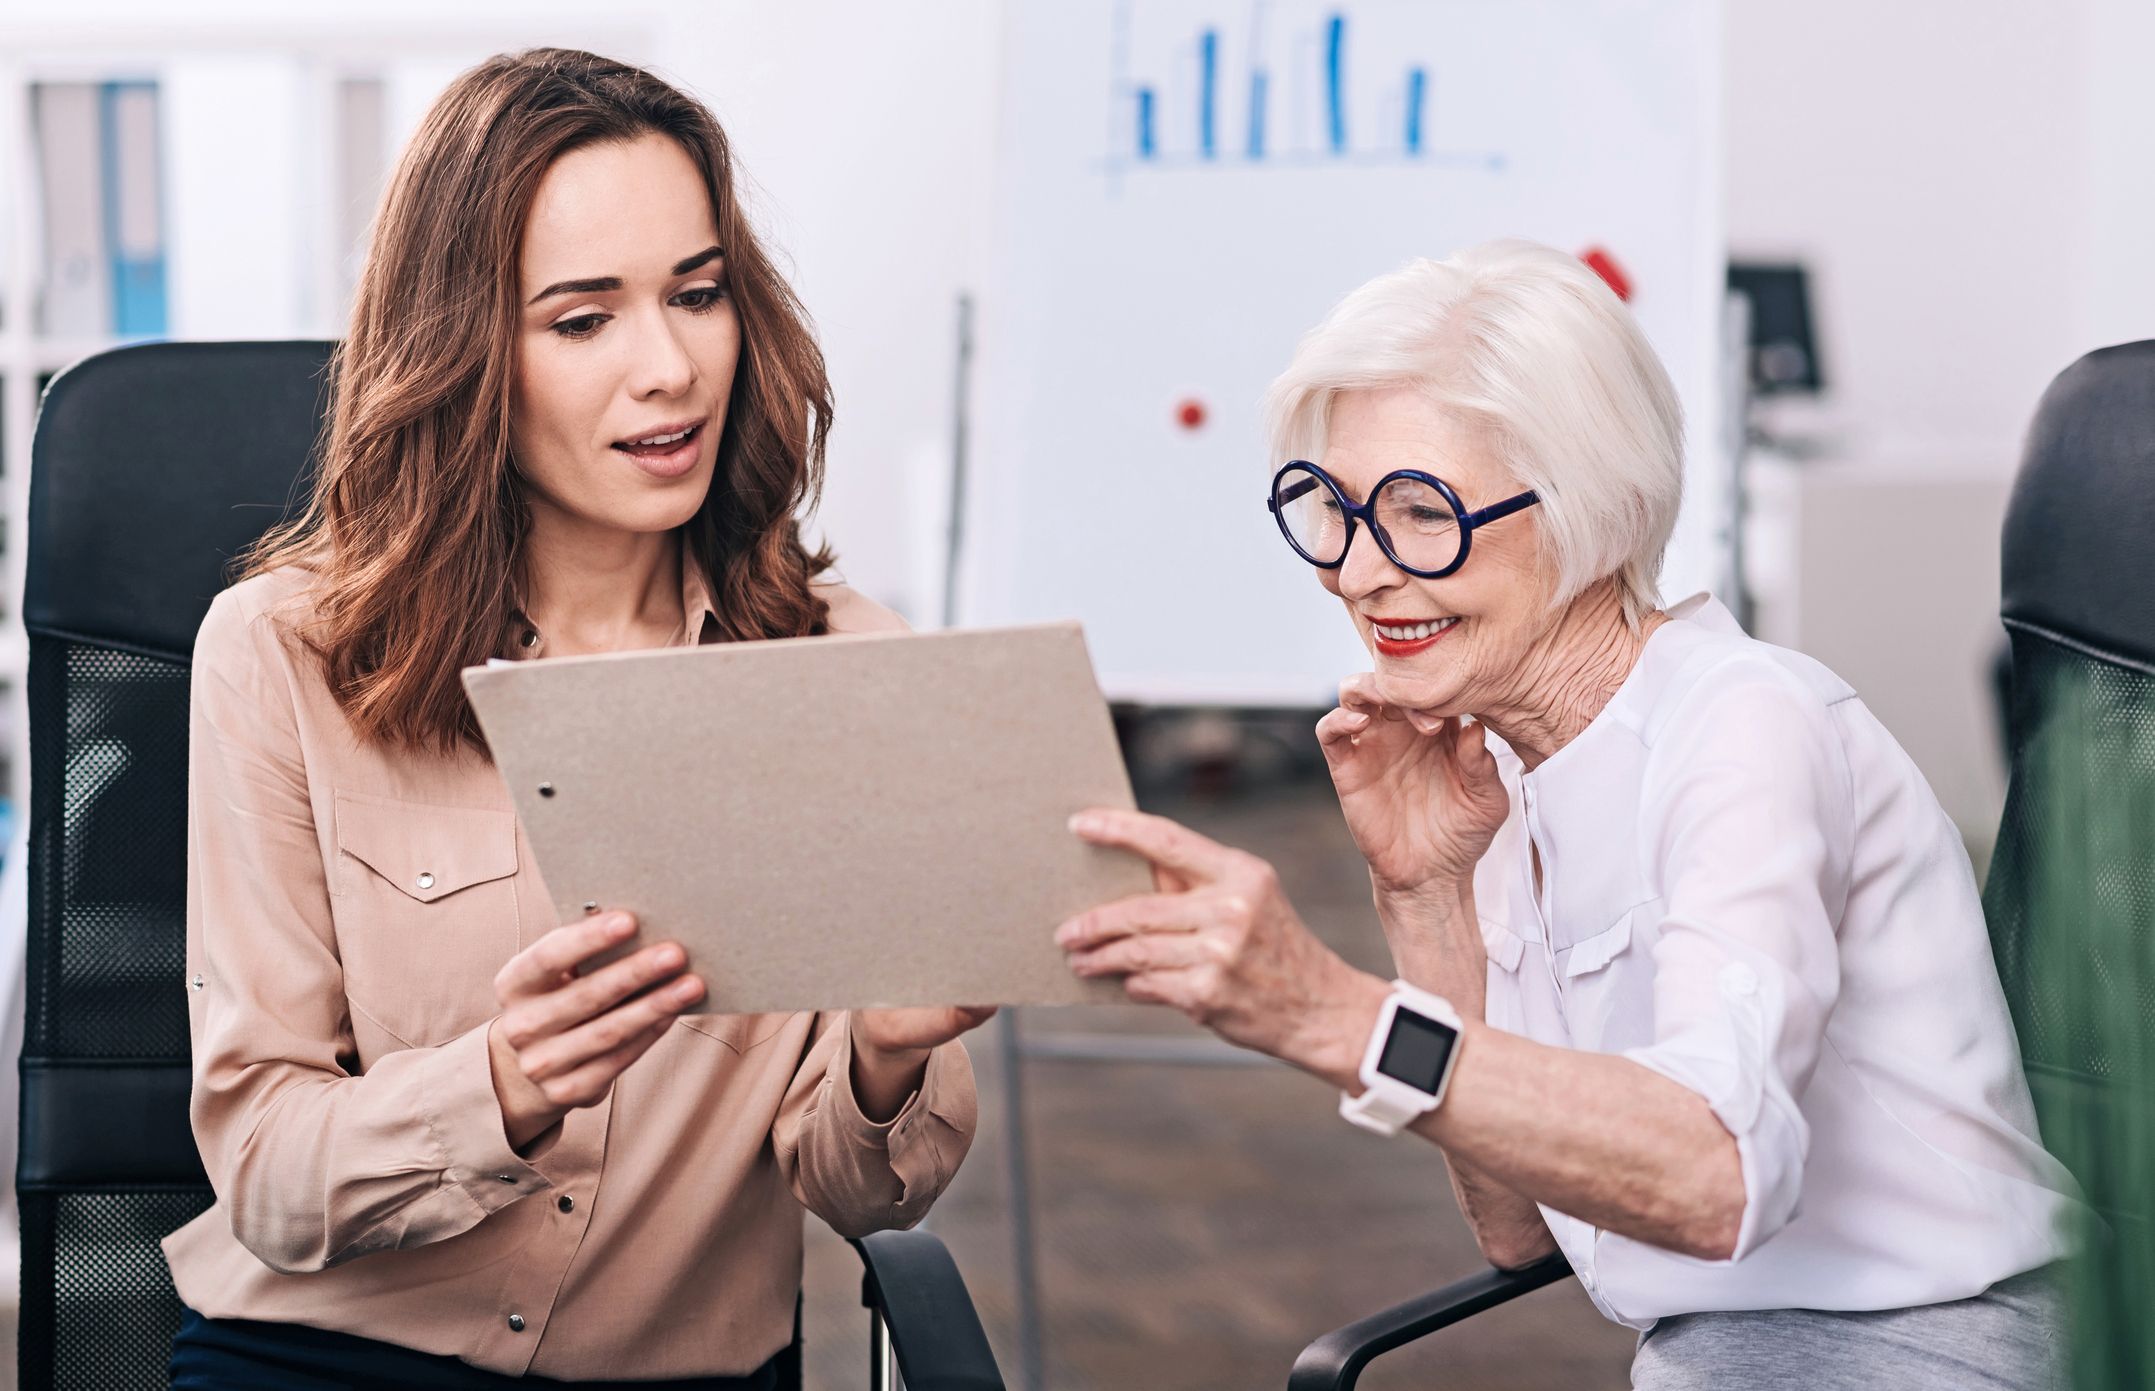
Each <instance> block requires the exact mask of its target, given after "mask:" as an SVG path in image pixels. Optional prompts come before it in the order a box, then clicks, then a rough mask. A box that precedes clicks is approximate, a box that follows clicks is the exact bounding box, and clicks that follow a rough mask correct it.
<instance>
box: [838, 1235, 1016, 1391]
mask: <svg viewBox="0 0 2155 1391" xmlns="http://www.w3.org/2000/svg"><path fill="white" fill-rule="evenodd" d="M848 1244H850V1245H851V1246H852V1247H853V1249H854V1250H855V1251H857V1252H859V1253H860V1258H861V1265H862V1266H864V1267H865V1269H864V1270H863V1272H862V1274H861V1303H863V1304H865V1305H867V1306H868V1307H869V1308H871V1309H874V1310H876V1311H877V1312H879V1313H880V1314H882V1316H883V1322H884V1324H885V1325H886V1326H888V1328H889V1329H890V1341H891V1346H892V1348H893V1350H894V1351H895V1352H896V1353H897V1356H898V1372H899V1375H900V1376H902V1377H904V1378H905V1385H906V1389H907V1391H1004V1388H1003V1374H1002V1372H1001V1370H1000V1369H998V1368H997V1367H996V1365H995V1354H994V1352H993V1351H991V1350H990V1349H989V1347H988V1335H987V1332H986V1331H985V1330H984V1329H982V1328H981V1326H980V1315H979V1314H978V1313H977V1312H975V1311H974V1309H973V1297H972V1295H971V1294H969V1293H967V1292H966V1288H965V1277H964V1276H962V1275H960V1274H959V1273H958V1263H957V1262H956V1261H954V1260H952V1259H951V1258H950V1251H949V1248H947V1247H945V1246H944V1245H943V1243H942V1241H941V1240H940V1239H939V1238H937V1237H935V1236H934V1235H932V1234H930V1233H928V1232H924V1231H920V1230H917V1229H916V1230H914V1231H909V1232H876V1233H874V1234H872V1235H870V1236H865V1237H860V1238H857V1239H851V1238H849V1241H848Z"/></svg>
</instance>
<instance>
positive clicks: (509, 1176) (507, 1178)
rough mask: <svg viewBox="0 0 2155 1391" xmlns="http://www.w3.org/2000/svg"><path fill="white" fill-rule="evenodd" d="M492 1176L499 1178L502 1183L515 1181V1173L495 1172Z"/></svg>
mask: <svg viewBox="0 0 2155 1391" xmlns="http://www.w3.org/2000/svg"><path fill="white" fill-rule="evenodd" d="M494 1177H495V1178H498V1179H500V1180H501V1181H502V1182H503V1183H514V1182H516V1175H514V1174H496V1175H494Z"/></svg>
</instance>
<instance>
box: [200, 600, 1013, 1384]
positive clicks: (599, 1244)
mask: <svg viewBox="0 0 2155 1391" xmlns="http://www.w3.org/2000/svg"><path fill="white" fill-rule="evenodd" d="M684 568H686V569H688V570H690V571H691V573H690V576H689V578H688V579H687V581H686V582H685V586H684V588H685V593H684V596H683V597H684V606H685V610H686V613H687V615H688V623H687V626H686V628H685V629H684V633H683V639H677V641H679V640H684V639H685V637H686V634H688V633H694V634H696V635H697V637H698V639H699V640H710V639H711V638H713V637H715V631H714V629H715V624H714V623H713V621H712V618H711V600H710V596H709V593H708V592H707V590H706V588H705V586H704V585H703V584H702V583H701V582H700V579H699V577H697V576H695V575H694V574H693V568H694V567H684ZM833 593H834V599H835V601H836V602H837V604H838V605H841V606H842V608H841V609H840V611H838V612H834V616H833V621H834V624H838V625H846V624H847V622H848V618H847V615H848V614H849V613H852V612H854V611H858V610H872V609H873V606H872V605H868V604H867V603H866V601H865V600H861V599H859V598H858V596H854V595H852V594H850V592H848V591H844V590H842V589H839V590H835V591H834V592H833ZM307 603H308V591H307V576H306V575H305V573H304V572H299V571H280V572H277V573H275V574H270V575H265V576H262V577H259V578H257V579H253V580H248V581H246V582H244V583H242V584H239V585H237V586H235V587H233V588H232V589H230V590H228V591H227V592H226V593H224V594H223V595H221V596H219V597H218V599H217V601H216V602H215V603H214V604H213V605H212V606H211V608H210V612H209V616H208V618H207V619H206V620H205V621H204V622H203V625H202V630H201V633H200V635H199V636H198V637H197V638H196V642H195V662H194V679H193V701H194V710H193V722H194V723H193V733H192V744H191V758H192V762H191V765H190V768H189V775H188V780H189V817H188V821H189V831H188V835H189V841H188V873H187V987H188V1004H189V1006H190V1022H191V1026H192V1032H193V1039H194V1100H193V1117H194V1132H195V1138H196V1140H197V1142H198V1143H199V1144H200V1145H201V1147H202V1157H203V1161H204V1163H205V1164H206V1165H207V1166H208V1169H209V1175H210V1181H211V1182H212V1183H213V1184H214V1185H215V1187H216V1191H217V1201H216V1203H215V1205H214V1206H212V1207H211V1208H210V1209H209V1210H208V1211H207V1212H205V1213H203V1214H202V1215H201V1216H200V1217H198V1218H196V1219H195V1220H194V1221H192V1222H190V1223H188V1224H187V1225H186V1226H185V1227H182V1228H181V1229H180V1230H178V1231H176V1232H174V1233H173V1234H172V1235H171V1236H169V1237H167V1238H166V1239H165V1254H166V1256H167V1258H168V1259H169V1260H170V1262H171V1265H172V1273H173V1278H174V1280H175V1282H176V1283H177V1285H178V1288H179V1293H180V1297H181V1298H182V1299H183V1300H185V1301H186V1302H187V1304H188V1305H189V1306H190V1307H192V1308H193V1309H195V1310H197V1311H198V1312H200V1313H202V1314H203V1315H205V1316H208V1317H211V1318H246V1319H265V1320H273V1321H288V1322H294V1323H304V1324H311V1325H314V1326H316V1327H320V1328H331V1329H337V1330H340V1331H344V1332H348V1333H354V1334H358V1335H360V1336H363V1337H369V1338H378V1339H382V1340H385V1341H388V1342H393V1343H398V1344H401V1345H403V1346H406V1347H411V1348H416V1349H419V1350H421V1351H425V1352H432V1353H444V1354H448V1355H450V1356H454V1357H459V1358H462V1359H463V1360H465V1361H466V1362H469V1363H472V1364H474V1365H475V1366H479V1367H484V1368H488V1369H490V1370H493V1371H497V1372H505V1373H510V1374H522V1373H527V1372H528V1373H531V1374H533V1375H538V1376H546V1377H554V1378H559V1379H562V1380H571V1381H574V1380H587V1379H598V1378H631V1377H633V1378H658V1377H686V1376H696V1375H712V1374H727V1373H742V1372H747V1371H750V1370H752V1369H754V1368H755V1367H757V1366H759V1365H760V1364H762V1363H763V1362H764V1361H765V1360H767V1359H768V1358H769V1357H770V1356H771V1355H772V1354H773V1353H775V1352H777V1351H778V1350H779V1349H780V1348H782V1347H784V1346H785V1345H786V1343H787V1342H788V1341H789V1340H790V1339H791V1337H792V1333H793V1312H794V1300H795V1295H796V1292H797V1290H798V1288H799V1283H800V1273H801V1210H802V1209H803V1208H806V1209H808V1210H809V1211H811V1212H814V1213H815V1214H816V1215H817V1216H819V1217H821V1218H823V1219H824V1220H825V1221H826V1222H828V1223H830V1225H831V1226H832V1227H834V1228H836V1229H837V1230H838V1231H840V1232H842V1233H846V1234H861V1233H865V1232H870V1231H875V1230H878V1229H882V1228H887V1227H904V1226H910V1225H911V1224H913V1223H914V1222H917V1221H918V1220H919V1219H920V1217H921V1215H922V1214H923V1213H925V1212H926V1211H927V1209H928V1205H929V1204H930V1203H932V1202H934V1201H935V1198H936V1196H937V1195H938V1194H939V1193H941V1192H942V1190H943V1188H944V1186H945V1185H946V1184H947V1183H949V1181H950V1178H951V1175H952V1174H953V1173H954V1172H955V1171H956V1169H957V1167H958V1163H959V1161H960V1160H961V1159H962V1158H963V1157H964V1155H965V1152H966V1149H967V1147H968V1145H969V1144H970V1143H971V1141H972V1136H973V1128H974V1122H975V1118H976V1109H975V1097H974V1091H973V1076H972V1068H971V1065H970V1063H969V1062H968V1061H967V1059H966V1055H965V1050H964V1048H963V1046H962V1045H960V1044H958V1043H950V1044H946V1045H944V1046H943V1047H941V1048H938V1049H936V1050H935V1052H934V1054H933V1055H932V1056H931V1058H930V1061H929V1064H928V1072H927V1077H926V1080H925V1081H924V1082H923V1084H922V1086H921V1088H920V1090H919V1092H918V1093H916V1094H915V1095H914V1096H913V1097H912V1098H911V1099H910V1100H909V1101H908V1102H907V1103H906V1105H905V1106H904V1108H903V1109H902V1110H901V1111H900V1112H899V1114H898V1115H897V1116H896V1117H895V1118H894V1119H893V1120H892V1121H890V1122H889V1123H887V1124H881V1125H878V1124H875V1123H873V1122H871V1121H869V1120H868V1119H866V1118H865V1117H864V1116H863V1115H862V1113H861V1110H860V1106H859V1104H858V1102H857V1101H856V1099H855V1097H854V1094H853V1089H852V1085H851V1072H850V1063H851V1057H852V1054H851V1048H850V1035H849V1031H848V1029H847V1023H846V1015H844V1014H843V1013H821V1014H818V1013H796V1014H763V1015H692V1016H687V1017H684V1018H683V1019H681V1020H680V1021H678V1022H677V1023H676V1024H675V1025H674V1027H673V1028H672V1030H670V1031H669V1032H668V1033H667V1034H666V1035H665V1037H663V1038H662V1039H660V1040H659V1042H658V1043H657V1044H656V1045H655V1046H653V1047H652V1049H651V1050H650V1051H649V1052H648V1053H646V1054H645V1055H644V1056H643V1057H642V1058H641V1059H639V1060H638V1061H637V1062H636V1063H635V1064H634V1065H632V1066H631V1067H630V1068H629V1069H628V1070H627V1071H626V1072H625V1073H624V1074H622V1076H621V1079H620V1080H619V1082H618V1083H616V1085H615V1087H614V1089H613V1093H612V1095H611V1097H610V1099H609V1100H607V1101H606V1102H603V1103H601V1104H600V1105H598V1106H594V1107H591V1108H589V1109H585V1110H578V1111H572V1112H571V1113H570V1114H569V1116H568V1118H567V1119H566V1120H565V1121H563V1123H562V1124H561V1125H560V1126H559V1127H558V1128H557V1129H556V1130H555V1131H553V1132H550V1133H549V1135H548V1136H545V1137H542V1138H541V1139H540V1141H539V1142H538V1144H537V1146H536V1149H535V1152H534V1153H533V1154H531V1155H530V1156H529V1157H527V1158H520V1157H519V1156H518V1155H517V1153H516V1152H515V1151H514V1150H513V1149H511V1148H510V1146H509V1143H508V1140H507V1138H506V1137H505V1136H504V1134H503V1131H502V1122H501V1110H500V1106H499V1103H498V1102H497V1100H496V1098H495V1095H494V1090H493V1083H492V1079H491V1074H490V1072H489V1068H488V1060H487V1044H486V1033H487V1024H488V1021H489V1020H491V1019H492V1018H493V1016H494V1015H495V1014H496V1013H497V1010H498V1006H497V1003H496V1001H495V998H494V991H493V979H494V975H495V972H496V971H498V970H499V969H500V967H501V965H502V963H503V962H505V961H507V960H508V959H509V957H511V956H512V955H514V954H515V953H516V952H517V951H519V950H521V949H522V948H524V947H527V946H529V945H530V944H531V943H532V942H533V941H534V940H536V939H537V938H538V937H539V936H541V935H542V934H544V933H546V932H548V931H550V930H551V929H552V928H553V927H554V926H555V925H556V924H555V920H554V912H553V908H552V906H551V904H552V899H551V897H550V896H549V895H548V893H547V891H546V886H545V885H544V884H543V883H542V882H541V881H540V878H539V872H538V869H537V867H536V866H535V865H534V864H533V863H532V856H531V848H530V845H529V844H528V843H527V842H526V840H525V838H524V834H523V830H522V828H521V827H520V826H519V825H518V823H517V819H516V815H515V813H514V811H513V810H512V809H511V806H510V801H509V794H508V790H507V789H506V788H505V787H504V786H503V785H502V782H501V779H500V777H499V776H498V775H497V774H496V772H495V770H494V768H493V765H492V764H491V763H489V762H488V761H486V760H485V759H484V758H483V757H480V756H478V755H476V754H470V753H467V754H463V755H460V756H458V757H455V758H445V757H434V756H424V755H415V754H412V753H409V752H403V751H397V750H386V749H382V748H379V747H375V746H372V745H367V744H362V743H361V742H360V741H359V740H358V739H357V738H356V737H355V736H354V735H353V733H352V731H351V728H350V726H349V725H348V724H347V723H346V721H345V719H344V717H343V715H342V713H341V712H340V711H339V709H338V707H337V705H336V702H335V701H334V700H333V699H332V698H331V696H330V693H329V690H328V687H327V686H326V684H325V683H324V681H323V679H322V676H321V674H320V671H319V668H318V666H317V664H316V663H315V662H314V661H313V660H312V659H311V658H310V657H309V656H307V654H306V653H305V652H304V650H303V649H301V648H300V647H299V646H298V645H297V643H296V642H295V641H294V640H293V639H292V638H291V637H290V627H291V624H292V621H293V620H294V619H295V618H298V617H301V616H303V615H304V614H305V612H306V606H307ZM854 622H855V624H856V625H857V623H858V620H857V619H856V620H854ZM507 648H508V651H507V652H506V653H505V654H504V655H507V656H512V657H530V656H537V655H542V654H543V653H544V650H545V644H544V641H543V639H542V638H540V637H539V636H538V635H536V634H535V633H532V632H530V631H528V630H527V631H523V632H519V633H516V634H513V635H512V636H511V639H510V641H509V642H508V643H507ZM696 964H697V966H698V968H699V969H701V970H703V971H705V972H708V973H711V974H714V975H715V974H718V973H722V972H723V971H724V970H725V965H724V963H723V962H701V963H696Z"/></svg>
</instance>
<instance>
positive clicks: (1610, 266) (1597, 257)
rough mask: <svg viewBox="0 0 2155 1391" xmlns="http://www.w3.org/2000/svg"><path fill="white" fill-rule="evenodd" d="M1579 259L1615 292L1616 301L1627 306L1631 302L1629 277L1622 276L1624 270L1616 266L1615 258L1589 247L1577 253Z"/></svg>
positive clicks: (1596, 248) (1599, 248)
mask: <svg viewBox="0 0 2155 1391" xmlns="http://www.w3.org/2000/svg"><path fill="white" fill-rule="evenodd" d="M1579 259H1580V260H1582V261H1584V262H1586V265H1587V269H1589V270H1591V271H1593V272H1594V274H1596V275H1598V276H1600V277H1601V278H1602V280H1604V281H1605V282H1607V284H1608V286H1609V288H1610V289H1612V290H1614V291H1616V297H1617V298H1618V299H1620V300H1623V301H1624V302H1625V303H1627V304H1628V303H1630V302H1631V277H1630V276H1628V275H1626V274H1624V268H1623V267H1622V266H1620V265H1618V264H1617V262H1616V258H1615V257H1614V256H1611V255H1610V254H1609V253H1608V251H1607V250H1606V249H1604V248H1602V247H1599V246H1590V247H1588V248H1587V249H1586V250H1584V251H1582V252H1580V253H1579Z"/></svg>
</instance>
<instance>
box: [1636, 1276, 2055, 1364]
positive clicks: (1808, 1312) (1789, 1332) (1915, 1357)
mask: <svg viewBox="0 0 2155 1391" xmlns="http://www.w3.org/2000/svg"><path fill="white" fill-rule="evenodd" d="M2065 1334H2066V1328H2065V1299H2064V1290H2063V1288H2062V1282H2061V1280H2060V1277H2059V1273H2058V1268H2057V1267H2056V1266H2046V1267H2044V1268H2043V1269H2041V1270H2031V1271H2029V1272H2027V1273H2026V1274H2024V1275H2015V1276H2013V1277H2012V1278H2011V1279H2009V1280H2000V1281H1999V1282H1998V1283H1997V1284H1995V1285H1992V1286H1991V1287H1990V1288H1989V1289H1987V1290H1985V1291H1983V1292H1982V1293H1981V1294H1979V1295H1976V1296H1975V1297H1974V1298H1972V1299H1957V1300H1954V1301H1953V1302H1952V1303H1950V1304H1925V1305H1920V1306H1918V1307H1916V1308H1913V1309H1879V1310H1872V1311H1864V1312H1853V1313H1837V1312H1832V1311H1828V1310H1822V1309H1762V1310H1740V1311H1731V1312H1728V1313H1708V1314H1678V1315H1674V1316H1672V1317H1670V1318H1665V1319H1662V1320H1660V1321H1659V1322H1657V1323H1655V1325H1654V1326H1653V1327H1652V1328H1650V1329H1648V1330H1647V1331H1646V1332H1644V1333H1642V1334H1640V1335H1639V1351H1638V1355H1637V1356H1636V1357H1634V1358H1633V1359H1632V1362H1631V1385H1632V1387H1633V1389H1634V1391H1706V1388H1719V1387H1742V1388H1747V1391H1748V1389H1749V1388H1759V1391H1772V1388H1782V1387H1786V1388H1790V1389H1791V1391H1794V1388H1798V1387H1800V1388H1803V1391H1873V1389H1874V1388H1878V1387H1893V1388H1896V1391H1900V1388H1910V1389H1911V1391H1913V1389H1914V1388H1925V1389H1927V1388H1933V1387H1935V1388H1939V1391H1947V1389H1948V1388H1950V1391H2053V1389H2054V1388H2057V1387H2060V1386H2063V1385H2064V1380H2065V1379H2064V1373H2063V1369H2062V1362H2063V1358H2064V1354H2065Z"/></svg>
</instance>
